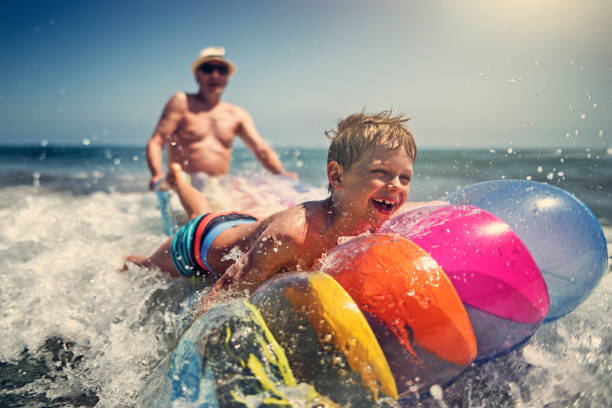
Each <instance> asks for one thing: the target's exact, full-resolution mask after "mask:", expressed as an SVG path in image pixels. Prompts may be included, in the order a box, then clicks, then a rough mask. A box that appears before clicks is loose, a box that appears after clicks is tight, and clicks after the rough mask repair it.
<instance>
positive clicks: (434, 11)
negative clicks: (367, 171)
mask: <svg viewBox="0 0 612 408" xmlns="http://www.w3.org/2000/svg"><path fill="white" fill-rule="evenodd" d="M0 16H1V18H2V20H1V21H2V24H0V33H1V34H0V44H1V51H2V64H0V90H1V92H0V120H1V122H2V126H0V144H40V143H41V142H42V141H46V142H47V143H49V144H81V143H82V142H83V140H89V141H90V143H91V144H92V145H108V144H124V145H134V146H139V145H144V144H145V142H146V140H147V139H148V138H149V136H150V134H151V132H152V130H153V128H154V126H155V123H156V121H157V120H158V118H159V114H160V113H161V109H162V108H163V106H164V104H165V102H166V101H167V100H168V98H169V97H170V96H171V95H172V94H173V93H174V92H176V91H178V90H185V91H188V92H194V91H196V89H197V88H196V86H195V82H194V80H193V77H192V75H191V72H190V65H191V62H192V61H193V60H194V59H195V57H196V56H197V54H198V52H199V51H200V49H201V48H203V47H205V46H207V45H221V46H225V48H226V49H227V57H228V58H229V59H230V60H232V61H233V62H234V63H235V64H236V65H237V67H238V71H237V73H236V75H235V76H234V77H232V79H231V81H230V84H229V86H228V88H227V90H226V92H225V94H224V99H225V100H227V101H230V102H233V103H235V104H238V105H241V106H243V107H245V108H246V109H247V110H248V111H249V112H250V113H251V115H252V116H253V118H254V120H255V123H256V125H257V127H258V129H259V131H260V133H261V134H262V136H263V137H264V138H265V139H266V140H267V141H268V142H269V143H270V144H272V145H273V146H278V147H280V146H309V147H310V146H312V147H319V146H326V145H327V140H326V139H325V137H324V136H323V131H324V130H327V129H330V128H333V126H334V125H335V123H336V122H337V120H338V119H339V118H341V117H343V116H345V115H347V114H350V113H353V112H356V111H361V110H362V109H364V108H365V110H366V111H368V112H374V111H379V110H383V109H389V108H392V109H394V110H396V111H398V112H404V113H406V114H407V115H409V116H411V117H412V118H413V119H412V121H411V123H410V126H411V128H412V129H413V131H414V133H415V137H416V139H417V143H418V144H419V145H420V146H421V147H465V148H470V147H485V148H490V147H496V148H499V147H519V148H520V147H539V146H547V147H560V148H564V147H569V146H580V147H591V148H604V149H605V148H608V147H610V146H612V137H611V134H612V126H611V121H612V118H611V117H610V114H611V112H612V45H611V43H610V38H612V24H611V23H610V18H612V2H611V1H609V0H593V1H590V0H584V1H574V0H513V1H510V0H505V1H502V0H456V1H451V0H449V1H442V0H431V1H416V0H414V1H400V0H395V1H390V0H388V1H386V0H377V1H360V0H352V1H349V0H335V1H328V0H325V1H320V0H308V1H287V0H285V1H280V0H279V1H256V0H252V1H232V0H228V1H223V2H220V1H176V2H167V1H163V2H162V1H142V2H140V1H104V2H85V1H68V0H66V1H14V0H4V1H3V2H1V3H0Z"/></svg>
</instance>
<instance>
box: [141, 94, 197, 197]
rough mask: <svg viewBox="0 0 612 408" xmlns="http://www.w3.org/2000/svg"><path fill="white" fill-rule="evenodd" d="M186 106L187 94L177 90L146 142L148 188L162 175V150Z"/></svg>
mask: <svg viewBox="0 0 612 408" xmlns="http://www.w3.org/2000/svg"><path fill="white" fill-rule="evenodd" d="M186 106H187V96H186V95H185V93H184V92H177V93H176V94H174V95H173V96H172V98H170V100H169V101H168V103H166V106H165V107H164V110H163V112H162V115H161V117H160V118H159V122H158V123H157V126H156V127H155V131H154V132H153V135H152V136H151V138H150V139H149V142H148V143H147V149H146V153H147V164H148V166H149V171H150V172H151V181H150V183H149V188H150V189H151V190H152V189H153V185H154V184H155V182H156V181H157V180H159V179H161V178H163V177H164V163H163V155H162V153H163V150H164V146H165V145H166V143H168V139H169V138H170V135H172V134H173V133H174V132H175V131H176V129H177V127H178V125H179V122H180V120H181V118H182V117H183V113H184V111H185V107H186Z"/></svg>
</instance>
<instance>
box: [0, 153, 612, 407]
mask: <svg viewBox="0 0 612 408" xmlns="http://www.w3.org/2000/svg"><path fill="white" fill-rule="evenodd" d="M279 151H280V153H281V157H282V160H283V162H284V163H285V165H286V167H287V168H288V169H289V170H292V171H295V172H297V173H298V174H299V175H300V178H301V180H302V181H304V182H307V183H309V184H311V185H313V186H315V187H316V188H318V189H319V190H320V192H321V196H324V194H325V186H326V181H325V172H324V169H325V157H326V152H325V150H323V149H301V148H290V149H281V150H279ZM415 171H416V174H415V179H414V181H413V185H412V192H411V199H413V200H428V199H439V198H443V197H444V196H445V195H446V194H447V193H449V192H452V191H454V190H455V189H457V188H460V187H463V186H466V185H469V184H473V183H475V182H478V181H484V180H492V179H499V178H519V179H532V180H536V181H543V182H548V183H550V184H553V185H557V186H559V187H561V188H564V189H566V190H568V191H570V192H571V193H573V194H575V195H576V196H577V197H578V198H580V199H581V200H582V201H584V202H585V203H586V204H587V206H589V208H591V210H592V211H593V212H594V214H595V215H596V217H597V219H598V220H599V221H600V223H601V224H602V226H603V229H604V232H605V234H606V237H607V239H608V242H610V241H611V239H612V197H611V195H612V151H610V152H609V151H605V150H603V151H601V150H600V151H590V150H588V149H572V150H557V149H549V150H528V151H519V150H508V149H503V150H488V149H486V150H470V151H459V150H423V151H421V152H420V153H419V157H418V159H417V163H416V165H415ZM232 173H233V174H235V175H247V176H249V175H253V174H255V175H258V174H261V169H260V166H259V165H258V164H257V162H256V161H255V160H254V159H253V158H252V155H251V154H250V152H248V151H246V150H237V151H236V153H235V156H234V162H233V165H232ZM147 184H148V171H147V168H146V163H145V160H144V152H143V149H142V148H118V147H90V146H87V147H71V148H64V147H50V146H44V147H40V146H36V147H0V271H1V274H0V327H1V328H2V333H3V339H2V341H0V406H3V407H4V406H7V407H17V406H28V407H36V406H40V407H48V406H52V407H71V406H90V407H91V406H96V407H131V406H133V405H134V404H135V401H136V398H137V395H138V393H139V391H140V390H141V389H142V387H143V385H144V383H145V381H146V378H147V375H148V374H149V373H150V372H151V370H152V369H153V367H154V366H155V364H156V363H157V362H158V361H160V360H161V359H162V358H163V357H164V356H166V355H167V354H168V353H169V351H170V350H171V349H172V347H173V346H174V345H175V344H176V341H177V338H178V333H179V332H180V326H181V323H180V318H179V315H180V311H181V307H180V305H179V304H178V300H177V299H180V297H181V296H180V294H181V293H183V292H182V290H183V288H182V287H181V284H180V283H177V282H171V281H168V280H166V279H165V278H164V277H163V276H162V277H160V276H156V275H155V274H151V273H149V272H147V271H144V270H140V269H138V268H131V269H130V270H128V271H127V272H126V273H123V274H122V273H118V272H117V269H118V268H119V266H120V265H121V263H122V261H121V256H122V255H123V254H126V253H141V254H145V253H149V252H151V251H152V250H153V249H155V248H156V247H157V246H159V244H161V243H162V242H163V241H164V239H165V235H164V234H163V232H162V228H161V222H160V217H159V211H158V209H157V207H156V205H157V202H156V198H155V196H154V194H153V193H150V192H148V190H147ZM609 252H610V246H609ZM610 276H611V275H610V273H609V271H608V273H607V274H606V275H605V276H604V278H603V280H602V282H601V283H600V285H599V286H598V288H597V289H596V290H595V291H594V292H593V294H592V295H591V296H590V297H589V298H588V299H587V301H586V302H585V303H584V304H582V305H581V306H580V307H579V308H578V309H576V310H575V311H574V312H572V313H570V314H569V315H567V316H565V317H563V318H561V319H559V320H558V321H555V322H552V323H549V324H546V325H544V326H542V327H541V328H540V329H539V330H538V332H537V333H536V335H535V336H534V337H533V338H532V339H530V340H529V341H528V342H527V343H526V345H525V346H524V347H523V348H521V349H519V350H516V351H513V352H511V353H509V354H508V355H506V356H503V357H501V358H499V359H497V360H493V361H490V362H487V363H484V364H481V365H474V366H472V367H469V368H468V370H467V371H466V372H465V373H464V374H463V375H461V376H460V377H459V378H457V379H456V380H455V381H454V383H453V384H451V385H450V386H448V387H446V388H444V389H443V390H442V393H441V395H437V396H438V397H440V398H439V399H434V398H431V397H426V396H423V397H421V398H420V399H418V400H414V401H411V402H410V404H412V405H411V406H424V407H444V406H448V407H453V406H460V407H482V406H495V407H500V406H501V407H503V406H507V407H522V406H529V407H531V406H535V407H538V406H547V407H565V406H572V405H574V406H593V407H595V406H610V405H612V391H611V390H612V386H611V385H612V380H611V376H610V372H612V359H611V358H610V355H611V351H612V318H611V317H610V316H612V310H611V309H612V306H611V305H612V302H610V295H611V293H612V278H611V277H610Z"/></svg>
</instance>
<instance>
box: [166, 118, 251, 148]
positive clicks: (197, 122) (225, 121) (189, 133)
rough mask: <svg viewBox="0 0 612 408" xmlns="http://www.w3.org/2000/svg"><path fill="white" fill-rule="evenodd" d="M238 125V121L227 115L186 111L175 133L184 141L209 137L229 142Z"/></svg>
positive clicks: (232, 138)
mask: <svg viewBox="0 0 612 408" xmlns="http://www.w3.org/2000/svg"><path fill="white" fill-rule="evenodd" d="M239 125H240V124H239V122H238V121H237V120H236V119H234V118H233V117H231V116H229V115H214V114H193V113H188V114H186V115H185V116H184V118H183V120H182V121H181V125H180V126H179V129H178V132H177V133H179V137H180V138H181V139H183V140H185V141H187V140H193V141H196V140H205V139H209V138H210V139H216V140H219V141H220V142H222V143H230V144H231V143H232V141H233V140H234V137H235V135H236V132H237V131H238V127H239Z"/></svg>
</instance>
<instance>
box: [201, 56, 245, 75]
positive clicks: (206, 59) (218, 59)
mask: <svg viewBox="0 0 612 408" xmlns="http://www.w3.org/2000/svg"><path fill="white" fill-rule="evenodd" d="M209 61H216V62H221V63H223V64H225V65H227V68H228V72H227V76H232V75H234V72H236V66H235V65H234V64H232V63H231V62H229V61H228V60H226V59H225V58H222V57H215V56H206V57H200V58H198V59H196V60H195V61H193V64H191V72H193V74H194V75H195V73H196V71H197V70H198V68H200V65H202V64H204V63H205V62H209Z"/></svg>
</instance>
